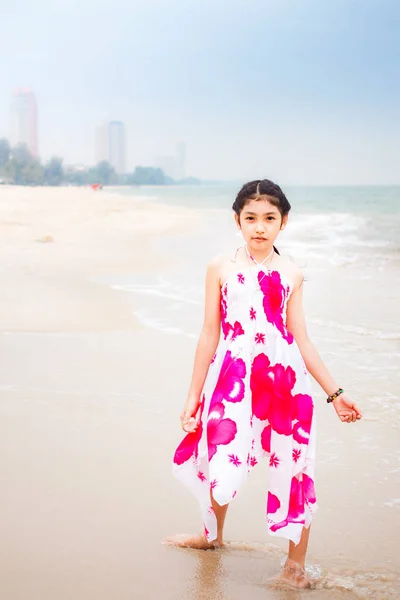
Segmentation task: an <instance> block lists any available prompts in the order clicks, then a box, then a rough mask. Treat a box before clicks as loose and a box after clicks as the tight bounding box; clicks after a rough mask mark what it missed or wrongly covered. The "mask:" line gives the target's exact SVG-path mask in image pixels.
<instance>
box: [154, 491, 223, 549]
mask: <svg viewBox="0 0 400 600" xmlns="http://www.w3.org/2000/svg"><path fill="white" fill-rule="evenodd" d="M210 496H211V504H212V507H213V510H214V513H215V516H216V519H217V537H216V539H215V540H213V541H212V542H209V541H207V538H206V536H205V535H204V534H202V533H200V534H197V535H179V534H178V535H174V536H171V537H169V538H167V539H166V540H164V543H165V544H171V545H173V546H181V547H184V548H196V549H197V550H208V549H209V548H219V547H220V546H223V545H224V523H225V518H226V513H227V511H228V506H229V504H224V505H223V506H220V505H219V504H218V503H217V502H216V501H215V500H214V498H213V496H212V494H210Z"/></svg>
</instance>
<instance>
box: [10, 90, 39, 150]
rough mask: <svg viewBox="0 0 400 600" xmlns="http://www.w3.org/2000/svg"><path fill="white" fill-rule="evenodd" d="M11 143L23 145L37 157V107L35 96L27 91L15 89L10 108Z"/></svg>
mask: <svg viewBox="0 0 400 600" xmlns="http://www.w3.org/2000/svg"><path fill="white" fill-rule="evenodd" d="M11 143H12V144H13V145H17V144H24V145H25V146H26V147H27V148H28V150H29V152H30V153H31V154H32V155H33V156H38V140H37V105H36V98H35V94H34V93H33V92H32V91H31V90H28V89H16V90H15V92H14V96H13V100H12V106H11Z"/></svg>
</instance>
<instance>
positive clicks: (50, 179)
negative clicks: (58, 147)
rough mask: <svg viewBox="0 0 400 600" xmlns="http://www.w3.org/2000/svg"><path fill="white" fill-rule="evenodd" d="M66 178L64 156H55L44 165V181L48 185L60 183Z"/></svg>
mask: <svg viewBox="0 0 400 600" xmlns="http://www.w3.org/2000/svg"><path fill="white" fill-rule="evenodd" d="M63 179H64V169H63V160H62V158H57V157H56V156H53V158H51V159H50V160H49V162H48V163H46V164H45V166H44V183H45V184H46V185H54V186H57V185H60V184H61V182H62V181H63Z"/></svg>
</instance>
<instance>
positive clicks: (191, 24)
mask: <svg viewBox="0 0 400 600" xmlns="http://www.w3.org/2000/svg"><path fill="white" fill-rule="evenodd" d="M0 24H1V33H0V57H1V58H0V136H1V135H5V136H8V133H9V108H10V101H11V96H12V92H13V90H14V88H15V87H18V86H22V87H30V88H32V89H33V90H34V92H35V94H36V97H37V101H38V107H39V150H40V154H41V157H42V159H46V158H48V157H49V156H50V155H52V154H57V155H61V156H63V157H64V158H65V161H66V162H84V163H88V164H90V163H93V162H94V132H95V127H96V125H97V124H98V123H100V122H101V121H102V120H104V119H117V120H122V121H124V122H125V124H126V127H127V132H128V166H129V167H133V166H134V165H137V164H152V161H153V157H154V156H157V155H161V154H171V153H173V152H174V151H175V145H176V143H177V142H179V141H181V140H184V141H185V142H186V143H187V155H188V156H187V167H188V169H187V170H188V172H189V174H192V175H197V176H200V177H204V178H218V179H232V178H235V179H243V178H244V179H246V178H258V177H269V178H271V179H275V180H277V181H278V182H279V183H282V184H285V183H289V184H292V183H294V184H296V183H299V184H302V183H327V184H330V183H333V184H334V183H338V184H346V183H362V184H363V183H365V184H367V183H378V184H379V183H400V159H399V154H400V116H399V112H400V35H399V30H400V2H399V1H398V0H241V1H239V0H229V1H227V0H141V1H140V2H138V1H136V0H125V1H124V2H122V1H121V0H113V1H111V0H58V1H57V0H36V1H35V2H32V0H28V1H27V0H23V1H19V0H0Z"/></svg>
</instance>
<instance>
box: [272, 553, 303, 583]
mask: <svg viewBox="0 0 400 600" xmlns="http://www.w3.org/2000/svg"><path fill="white" fill-rule="evenodd" d="M271 583H273V584H274V585H277V586H289V587H294V588H300V589H304V588H309V587H311V582H310V580H309V579H308V577H307V574H306V572H305V570H304V569H303V567H302V566H301V565H299V563H297V562H296V561H294V560H291V559H290V558H288V559H287V560H286V562H285V564H284V566H283V569H282V571H281V573H280V574H279V575H277V576H276V577H274V579H272V580H271Z"/></svg>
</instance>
